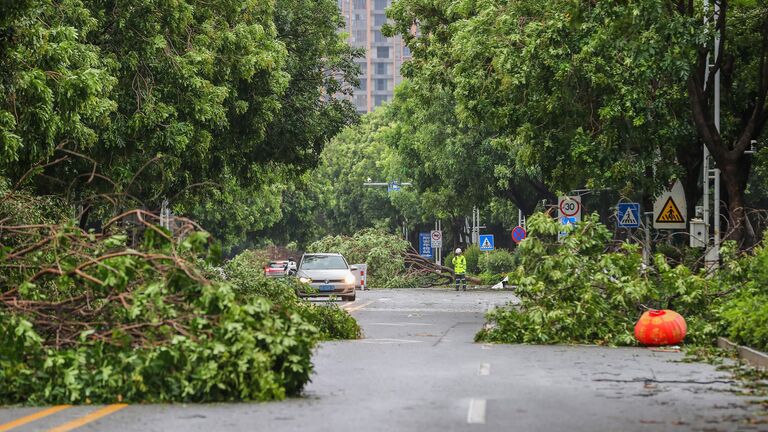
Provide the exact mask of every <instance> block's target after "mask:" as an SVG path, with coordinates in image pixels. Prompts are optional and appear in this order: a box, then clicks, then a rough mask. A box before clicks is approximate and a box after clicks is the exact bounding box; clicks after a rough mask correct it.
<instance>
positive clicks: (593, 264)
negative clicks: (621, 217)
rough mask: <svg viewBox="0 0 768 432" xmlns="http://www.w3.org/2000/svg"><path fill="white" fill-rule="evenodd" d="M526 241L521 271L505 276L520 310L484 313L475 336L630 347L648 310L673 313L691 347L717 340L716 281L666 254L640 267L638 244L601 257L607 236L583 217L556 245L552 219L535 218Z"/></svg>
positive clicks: (594, 222)
mask: <svg viewBox="0 0 768 432" xmlns="http://www.w3.org/2000/svg"><path fill="white" fill-rule="evenodd" d="M529 228H530V230H529V233H530V234H531V236H530V237H529V238H528V239H526V240H524V241H523V242H522V243H521V244H520V249H519V251H518V259H519V262H520V266H519V267H518V268H517V270H516V271H515V272H514V273H512V274H511V275H510V279H511V280H510V282H514V283H515V284H516V285H517V289H516V290H515V294H516V295H517V296H518V297H520V299H521V301H522V303H521V305H520V307H516V306H508V307H502V308H499V309H496V310H494V311H493V312H491V313H489V315H488V319H489V320H490V321H491V323H492V324H493V325H492V326H491V327H489V328H487V329H485V330H483V331H482V332H481V333H479V334H478V339H480V340H485V341H494V342H516V343H589V344H592V343H597V344H615V345H631V344H634V343H636V342H635V340H634V335H633V329H634V324H635V322H636V321H637V319H638V318H639V317H640V315H641V313H642V312H643V310H644V309H645V308H655V309H663V308H670V309H673V310H675V311H677V312H679V313H680V314H682V315H683V316H684V317H685V318H686V321H687V323H688V338H687V340H688V341H689V342H691V341H693V342H706V341H710V340H711V339H712V338H713V337H714V336H715V335H716V331H715V330H716V325H715V323H716V319H715V316H716V315H715V306H716V301H717V300H718V297H717V296H716V295H715V294H716V293H717V289H718V284H717V283H715V282H713V281H710V280H708V279H706V278H705V277H704V275H703V274H699V273H694V272H692V271H691V270H690V269H688V268H687V267H685V266H682V265H678V266H671V265H669V264H668V263H667V261H666V258H665V257H664V256H663V255H657V256H656V257H655V260H654V263H653V266H649V267H647V268H644V267H643V265H642V256H641V254H640V251H639V247H638V245H632V244H628V243H623V244H621V245H620V246H619V247H618V248H617V249H615V251H609V252H605V251H606V248H607V247H609V245H610V241H611V233H610V232H609V231H608V230H607V229H606V228H605V226H603V225H602V224H600V223H599V221H598V219H597V218H596V217H595V216H590V217H587V218H586V219H585V220H584V221H583V222H581V223H579V224H577V225H576V227H575V228H573V230H572V231H571V232H570V233H569V234H568V235H567V237H565V239H564V240H563V241H562V243H560V242H558V241H557V237H558V232H559V231H560V230H561V229H562V228H561V226H560V225H559V223H558V222H557V221H556V220H553V219H551V218H549V217H548V216H545V215H543V214H537V215H535V216H534V217H531V219H530V220H529Z"/></svg>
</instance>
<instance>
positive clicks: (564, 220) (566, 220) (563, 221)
mask: <svg viewBox="0 0 768 432" xmlns="http://www.w3.org/2000/svg"><path fill="white" fill-rule="evenodd" d="M560 225H563V226H565V225H571V226H573V225H576V217H561V218H560ZM567 235H568V231H560V236H559V238H560V240H562V239H564V238H565V237H566V236H567Z"/></svg>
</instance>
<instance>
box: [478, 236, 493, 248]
mask: <svg viewBox="0 0 768 432" xmlns="http://www.w3.org/2000/svg"><path fill="white" fill-rule="evenodd" d="M494 249H496V247H495V246H494V243H493V234H482V235H480V250H481V251H492V250H494Z"/></svg>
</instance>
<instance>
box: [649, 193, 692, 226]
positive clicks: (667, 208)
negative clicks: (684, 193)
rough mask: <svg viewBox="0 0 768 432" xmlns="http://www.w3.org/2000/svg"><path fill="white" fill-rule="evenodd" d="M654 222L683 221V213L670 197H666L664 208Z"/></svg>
mask: <svg viewBox="0 0 768 432" xmlns="http://www.w3.org/2000/svg"><path fill="white" fill-rule="evenodd" d="M656 222H668V223H685V219H684V218H683V215H682V214H681V213H680V209H679V208H677V204H675V200H673V199H672V197H669V199H667V202H666V204H664V208H663V209H662V210H661V213H659V217H657V218H656Z"/></svg>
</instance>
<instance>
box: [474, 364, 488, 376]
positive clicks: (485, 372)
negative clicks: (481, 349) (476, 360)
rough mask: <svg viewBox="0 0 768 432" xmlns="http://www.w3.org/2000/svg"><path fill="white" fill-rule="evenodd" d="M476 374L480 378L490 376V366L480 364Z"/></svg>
mask: <svg viewBox="0 0 768 432" xmlns="http://www.w3.org/2000/svg"><path fill="white" fill-rule="evenodd" d="M477 374H478V375H480V376H487V375H490V374H491V364H490V363H482V364H480V370H479V371H477Z"/></svg>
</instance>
